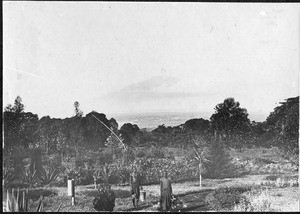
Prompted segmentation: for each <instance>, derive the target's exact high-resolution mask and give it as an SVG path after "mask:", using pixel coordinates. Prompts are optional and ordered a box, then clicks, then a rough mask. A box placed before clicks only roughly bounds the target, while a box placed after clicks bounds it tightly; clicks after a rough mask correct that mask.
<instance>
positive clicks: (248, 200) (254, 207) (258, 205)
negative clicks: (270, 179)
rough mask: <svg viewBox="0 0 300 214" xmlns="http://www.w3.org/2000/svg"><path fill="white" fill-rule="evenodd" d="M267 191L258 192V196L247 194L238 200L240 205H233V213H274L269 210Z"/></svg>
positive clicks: (251, 193)
mask: <svg viewBox="0 0 300 214" xmlns="http://www.w3.org/2000/svg"><path fill="white" fill-rule="evenodd" d="M269 198H270V196H269V194H268V192H267V190H264V191H260V192H259V193H258V194H253V192H249V194H248V195H247V196H246V197H244V198H242V199H241V200H240V203H238V204H235V206H234V208H233V211H238V212H274V211H276V210H274V209H272V208H271V203H270V201H269Z"/></svg>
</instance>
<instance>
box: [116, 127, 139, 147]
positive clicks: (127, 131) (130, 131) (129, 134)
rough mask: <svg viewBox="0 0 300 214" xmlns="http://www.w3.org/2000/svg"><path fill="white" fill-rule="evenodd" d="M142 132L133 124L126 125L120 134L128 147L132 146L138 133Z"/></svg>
mask: <svg viewBox="0 0 300 214" xmlns="http://www.w3.org/2000/svg"><path fill="white" fill-rule="evenodd" d="M139 130H140V128H139V127H138V126H137V125H135V124H131V123H125V124H124V125H123V126H122V127H121V128H120V134H121V135H122V137H123V139H124V143H125V144H127V145H131V142H132V139H133V137H134V136H135V135H136V133H137V132H138V131H139Z"/></svg>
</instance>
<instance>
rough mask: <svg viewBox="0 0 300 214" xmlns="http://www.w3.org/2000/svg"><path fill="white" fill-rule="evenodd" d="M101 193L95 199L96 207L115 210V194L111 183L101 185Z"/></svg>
mask: <svg viewBox="0 0 300 214" xmlns="http://www.w3.org/2000/svg"><path fill="white" fill-rule="evenodd" d="M98 192H99V194H98V195H97V196H96V197H95V198H94V200H93V206H94V209H95V210H97V211H113V209H114V207H115V199H116V197H115V194H114V192H113V191H112V190H111V187H110V185H105V184H104V185H101V186H100V188H99V190H98Z"/></svg>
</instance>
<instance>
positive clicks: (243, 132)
mask: <svg viewBox="0 0 300 214" xmlns="http://www.w3.org/2000/svg"><path fill="white" fill-rule="evenodd" d="M210 121H211V124H212V128H213V130H216V131H218V133H221V134H222V140H223V141H224V143H225V144H226V145H228V146H233V147H235V148H240V147H241V146H242V144H241V142H243V141H244V142H245V141H246V140H247V137H248V136H249V134H250V133H251V123H250V120H249V119H248V113H247V109H245V108H241V107H240V103H239V102H236V101H235V100H234V98H227V99H225V100H224V102H223V103H220V104H218V105H216V107H215V113H214V114H213V115H212V116H211V117H210Z"/></svg>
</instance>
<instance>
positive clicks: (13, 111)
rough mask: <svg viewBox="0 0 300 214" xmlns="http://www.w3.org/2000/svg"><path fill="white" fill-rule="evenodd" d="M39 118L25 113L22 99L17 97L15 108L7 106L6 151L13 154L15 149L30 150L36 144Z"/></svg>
mask: <svg viewBox="0 0 300 214" xmlns="http://www.w3.org/2000/svg"><path fill="white" fill-rule="evenodd" d="M37 122H38V116H37V115H36V114H32V113H31V112H26V113H25V112H24V105H23V104H22V99H21V97H19V96H17V98H16V99H15V103H14V106H12V105H10V104H9V105H7V106H6V108H5V111H4V114H3V126H4V141H3V143H4V149H5V150H6V151H8V152H11V151H12V150H13V149H14V148H17V147H23V148H28V147H29V145H30V144H32V143H33V142H34V132H35V130H36V126H37Z"/></svg>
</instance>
